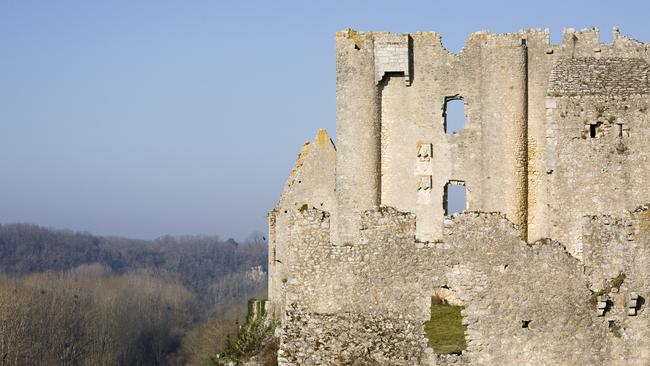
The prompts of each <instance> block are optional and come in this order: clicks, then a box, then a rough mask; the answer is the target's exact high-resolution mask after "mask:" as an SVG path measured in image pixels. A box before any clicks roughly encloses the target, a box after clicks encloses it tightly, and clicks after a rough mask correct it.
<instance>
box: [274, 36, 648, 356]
mask: <svg viewBox="0 0 650 366" xmlns="http://www.w3.org/2000/svg"><path fill="white" fill-rule="evenodd" d="M649 62H650V45H649V44H644V43H640V42H638V41H635V40H633V39H630V38H628V37H626V36H623V35H621V34H620V33H619V32H618V29H614V37H613V42H612V43H611V44H603V43H600V42H599V35H598V29H587V30H581V31H575V30H573V29H567V30H565V31H564V40H563V42H562V44H559V45H553V44H550V42H549V33H548V31H541V30H524V31H519V32H517V33H508V34H490V33H488V32H478V33H475V34H472V35H471V36H470V37H469V38H468V39H467V42H466V44H465V47H464V48H463V50H462V51H461V52H460V54H458V55H456V54H453V53H450V52H448V51H447V50H446V49H445V48H444V47H443V46H442V42H441V38H440V36H439V35H438V34H436V33H415V34H390V33H359V32H355V31H353V30H346V31H342V32H339V33H337V35H336V118H337V127H336V141H337V143H336V147H335V146H334V144H333V142H332V141H331V140H330V137H329V136H328V135H327V133H326V132H325V131H322V130H321V131H319V132H318V133H317V135H316V138H315V140H314V141H311V142H308V143H306V144H305V145H304V146H303V148H302V151H301V152H300V155H299V156H298V159H297V162H296V164H295V166H294V168H293V170H292V171H291V174H290V176H289V178H288V180H287V183H286V186H285V188H284V191H283V192H282V195H281V197H280V200H279V202H278V204H277V205H276V207H275V208H274V209H273V210H272V211H271V212H270V213H269V238H270V240H269V300H270V304H271V307H272V309H273V311H274V313H275V314H276V316H277V317H278V318H279V319H280V321H281V326H280V327H279V329H278V331H277V334H278V335H279V337H280V350H279V356H278V360H279V364H280V365H321V364H323V365H348V364H357V365H450V364H453V365H596V364H599V365H600V364H607V365H649V364H650V310H649V309H648V308H647V306H648V304H646V303H645V302H646V299H648V298H650V207H649V206H648V205H646V204H647V203H648V202H650V165H649V162H650V112H649V110H648V109H649V108H650V63H649ZM456 100H462V103H463V104H464V114H465V126H464V128H462V129H461V130H460V131H458V132H457V133H451V132H450V131H449V126H448V125H447V105H448V103H452V102H453V101H456ZM452 186H462V187H464V188H465V190H466V192H467V196H466V197H467V202H466V203H467V209H466V210H465V211H463V212H462V213H458V214H453V215H449V210H448V202H447V197H448V190H449V188H450V187H452ZM441 293H444V294H445V295H444V296H449V302H450V303H452V302H454V303H456V304H459V305H462V306H464V307H463V310H462V313H461V314H462V319H463V320H462V322H463V324H464V325H466V326H467V328H466V330H465V339H466V341H467V347H466V349H465V350H463V351H462V353H460V354H437V353H436V352H434V350H433V349H432V348H430V347H429V346H428V345H427V339H426V338H425V333H424V327H423V324H424V322H425V321H427V320H429V319H430V317H431V301H432V296H433V295H435V294H441Z"/></svg>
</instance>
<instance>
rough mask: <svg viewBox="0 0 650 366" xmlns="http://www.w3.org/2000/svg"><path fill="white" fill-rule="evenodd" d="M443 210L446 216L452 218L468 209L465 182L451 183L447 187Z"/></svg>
mask: <svg viewBox="0 0 650 366" xmlns="http://www.w3.org/2000/svg"><path fill="white" fill-rule="evenodd" d="M442 203H443V208H444V210H445V216H451V215H453V214H455V213H458V212H461V211H464V210H466V209H467V189H466V188H465V184H464V183H463V182H449V183H447V184H446V185H445V193H444V197H443V201H442Z"/></svg>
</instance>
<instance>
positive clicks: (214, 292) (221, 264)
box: [0, 224, 267, 307]
mask: <svg viewBox="0 0 650 366" xmlns="http://www.w3.org/2000/svg"><path fill="white" fill-rule="evenodd" d="M266 255H267V249H266V244H265V243H264V242H263V240H261V238H255V239H251V240H250V241H248V242H246V243H242V244H238V243H237V242H235V241H234V240H232V239H229V240H225V241H224V240H221V239H219V238H218V237H208V236H181V237H173V236H164V237H161V238H159V239H156V240H133V239H126V238H121V237H102V236H95V235H92V234H89V233H82V232H74V231H70V230H58V229H51V228H44V227H41V226H37V225H30V224H5V225H0V272H5V273H7V274H9V275H14V276H16V275H18V276H20V275H26V274H30V273H35V272H47V271H66V270H72V269H74V268H76V267H78V266H80V265H84V264H92V263H99V264H102V265H104V266H106V267H108V268H110V269H111V270H112V272H113V273H114V274H125V273H139V274H148V275H153V276H155V277H157V278H161V279H163V280H165V281H171V282H178V283H181V284H182V285H184V286H185V287H186V288H187V289H189V290H190V291H192V292H194V293H195V295H196V296H197V297H198V298H199V299H200V300H202V301H201V302H202V303H204V304H205V305H206V306H207V307H213V306H214V305H225V304H226V303H228V302H230V301H241V299H242V295H243V293H242V292H245V293H251V292H255V290H256V289H253V288H248V287H259V282H263V281H260V279H255V280H254V281H249V282H251V285H250V286H246V284H245V283H243V282H246V281H245V280H242V279H241V278H236V277H243V278H244V277H245V278H248V279H251V276H253V277H256V276H260V275H261V273H259V271H256V270H251V269H253V268H255V267H260V269H261V270H262V271H264V272H266ZM235 287H236V289H235ZM242 287H243V288H242Z"/></svg>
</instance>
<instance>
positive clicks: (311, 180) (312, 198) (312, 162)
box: [268, 130, 336, 316]
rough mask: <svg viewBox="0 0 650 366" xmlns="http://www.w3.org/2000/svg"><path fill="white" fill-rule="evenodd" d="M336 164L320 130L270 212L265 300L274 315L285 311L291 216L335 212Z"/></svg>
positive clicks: (297, 162)
mask: <svg viewBox="0 0 650 366" xmlns="http://www.w3.org/2000/svg"><path fill="white" fill-rule="evenodd" d="M335 162H336V150H335V149H334V144H333V143H332V141H331V140H330V138H329V136H328V135H327V132H325V130H321V131H319V132H318V133H317V134H316V137H315V139H314V140H313V141H310V142H307V143H305V144H304V145H303V147H302V150H301V152H300V154H299V155H298V158H297V159H296V163H295V165H294V167H293V169H292V170H291V173H290V175H289V178H288V179H287V183H286V184H285V187H284V191H283V192H282V195H281V196H280V199H279V200H278V203H277V204H276V206H275V208H274V209H273V210H272V211H271V212H269V217H268V219H269V256H268V261H269V263H268V268H269V287H268V296H269V300H271V302H272V304H273V309H274V310H273V311H274V312H275V313H276V315H280V316H281V315H282V311H281V310H282V309H283V308H284V296H285V294H284V291H283V290H282V287H283V282H282V281H283V279H284V278H286V268H287V265H288V261H287V258H286V254H285V253H286V251H287V245H288V244H289V242H290V240H291V227H292V225H293V221H292V215H293V213H294V212H295V211H298V210H300V209H301V208H303V207H307V206H314V207H319V208H320V209H322V210H327V211H331V212H335V209H336V207H335V206H336V202H335V199H334V167H335Z"/></svg>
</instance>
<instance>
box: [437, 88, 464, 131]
mask: <svg viewBox="0 0 650 366" xmlns="http://www.w3.org/2000/svg"><path fill="white" fill-rule="evenodd" d="M442 116H443V118H444V127H445V133H447V134H457V133H458V132H459V131H460V130H461V129H463V128H464V127H465V101H463V98H461V97H458V96H455V97H447V98H445V105H444V107H443V113H442Z"/></svg>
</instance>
